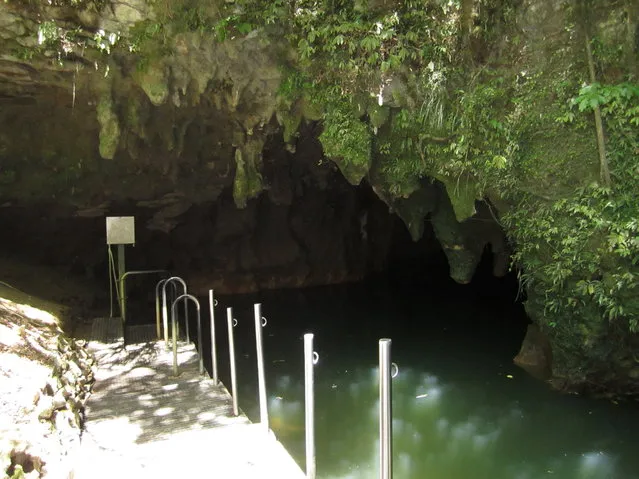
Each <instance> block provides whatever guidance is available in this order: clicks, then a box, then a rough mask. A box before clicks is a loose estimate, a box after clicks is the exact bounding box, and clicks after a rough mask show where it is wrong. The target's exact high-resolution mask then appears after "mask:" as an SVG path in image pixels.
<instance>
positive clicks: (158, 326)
mask: <svg viewBox="0 0 639 479" xmlns="http://www.w3.org/2000/svg"><path fill="white" fill-rule="evenodd" d="M165 282H166V279H161V280H160V281H158V284H156V285H155V331H156V333H157V337H158V339H162V326H161V323H162V320H161V316H162V315H161V312H160V287H161V286H162V285H163V284H164V283H165ZM165 329H166V327H165Z"/></svg>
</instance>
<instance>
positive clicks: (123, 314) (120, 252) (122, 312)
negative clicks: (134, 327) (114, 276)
mask: <svg viewBox="0 0 639 479" xmlns="http://www.w3.org/2000/svg"><path fill="white" fill-rule="evenodd" d="M124 273H126V265H125V259H124V245H123V244H119V245H118V281H119V283H120V316H121V317H122V324H125V323H126V286H125V283H124Z"/></svg>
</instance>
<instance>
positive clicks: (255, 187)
mask: <svg viewBox="0 0 639 479" xmlns="http://www.w3.org/2000/svg"><path fill="white" fill-rule="evenodd" d="M258 143H259V142H258ZM245 149H246V150H247V152H246V153H243V152H242V149H241V148H237V149H236V150H235V179H234V180H233V201H234V202H235V206H237V207H238V208H240V209H242V208H246V204H247V202H248V200H250V199H251V198H255V197H257V196H258V195H259V194H260V193H261V192H262V190H263V188H264V186H263V182H262V175H261V173H260V172H259V164H260V161H259V160H260V155H261V151H258V150H257V148H256V146H255V145H249V146H248V148H246V147H245Z"/></svg>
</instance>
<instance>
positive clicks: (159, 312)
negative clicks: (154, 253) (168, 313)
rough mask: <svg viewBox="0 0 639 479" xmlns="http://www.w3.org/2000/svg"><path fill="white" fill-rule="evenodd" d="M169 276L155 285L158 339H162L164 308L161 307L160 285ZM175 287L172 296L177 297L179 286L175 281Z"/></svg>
mask: <svg viewBox="0 0 639 479" xmlns="http://www.w3.org/2000/svg"><path fill="white" fill-rule="evenodd" d="M167 279H168V278H164V279H161V280H160V281H158V283H157V284H156V285H155V330H156V333H157V337H158V339H162V309H161V307H160V286H162V285H163V284H164V283H165V282H166V280H167ZM171 286H172V287H173V296H172V298H176V297H177V286H176V285H175V283H174V282H172V283H171Z"/></svg>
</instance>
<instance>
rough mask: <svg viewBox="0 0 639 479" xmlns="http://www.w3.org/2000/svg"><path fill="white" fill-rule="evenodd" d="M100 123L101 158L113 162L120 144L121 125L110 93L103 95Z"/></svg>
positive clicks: (98, 112) (98, 113) (98, 109)
mask: <svg viewBox="0 0 639 479" xmlns="http://www.w3.org/2000/svg"><path fill="white" fill-rule="evenodd" d="M97 116H98V122H99V123H100V156H101V157H102V158H104V159H106V160H111V159H113V157H114V156H115V153H116V151H117V149H118V144H119V142H120V124H119V122H118V117H117V115H116V114H115V111H114V108H113V100H112V99H111V94H110V93H103V94H102V96H101V98H100V101H99V102H98V107H97Z"/></svg>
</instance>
